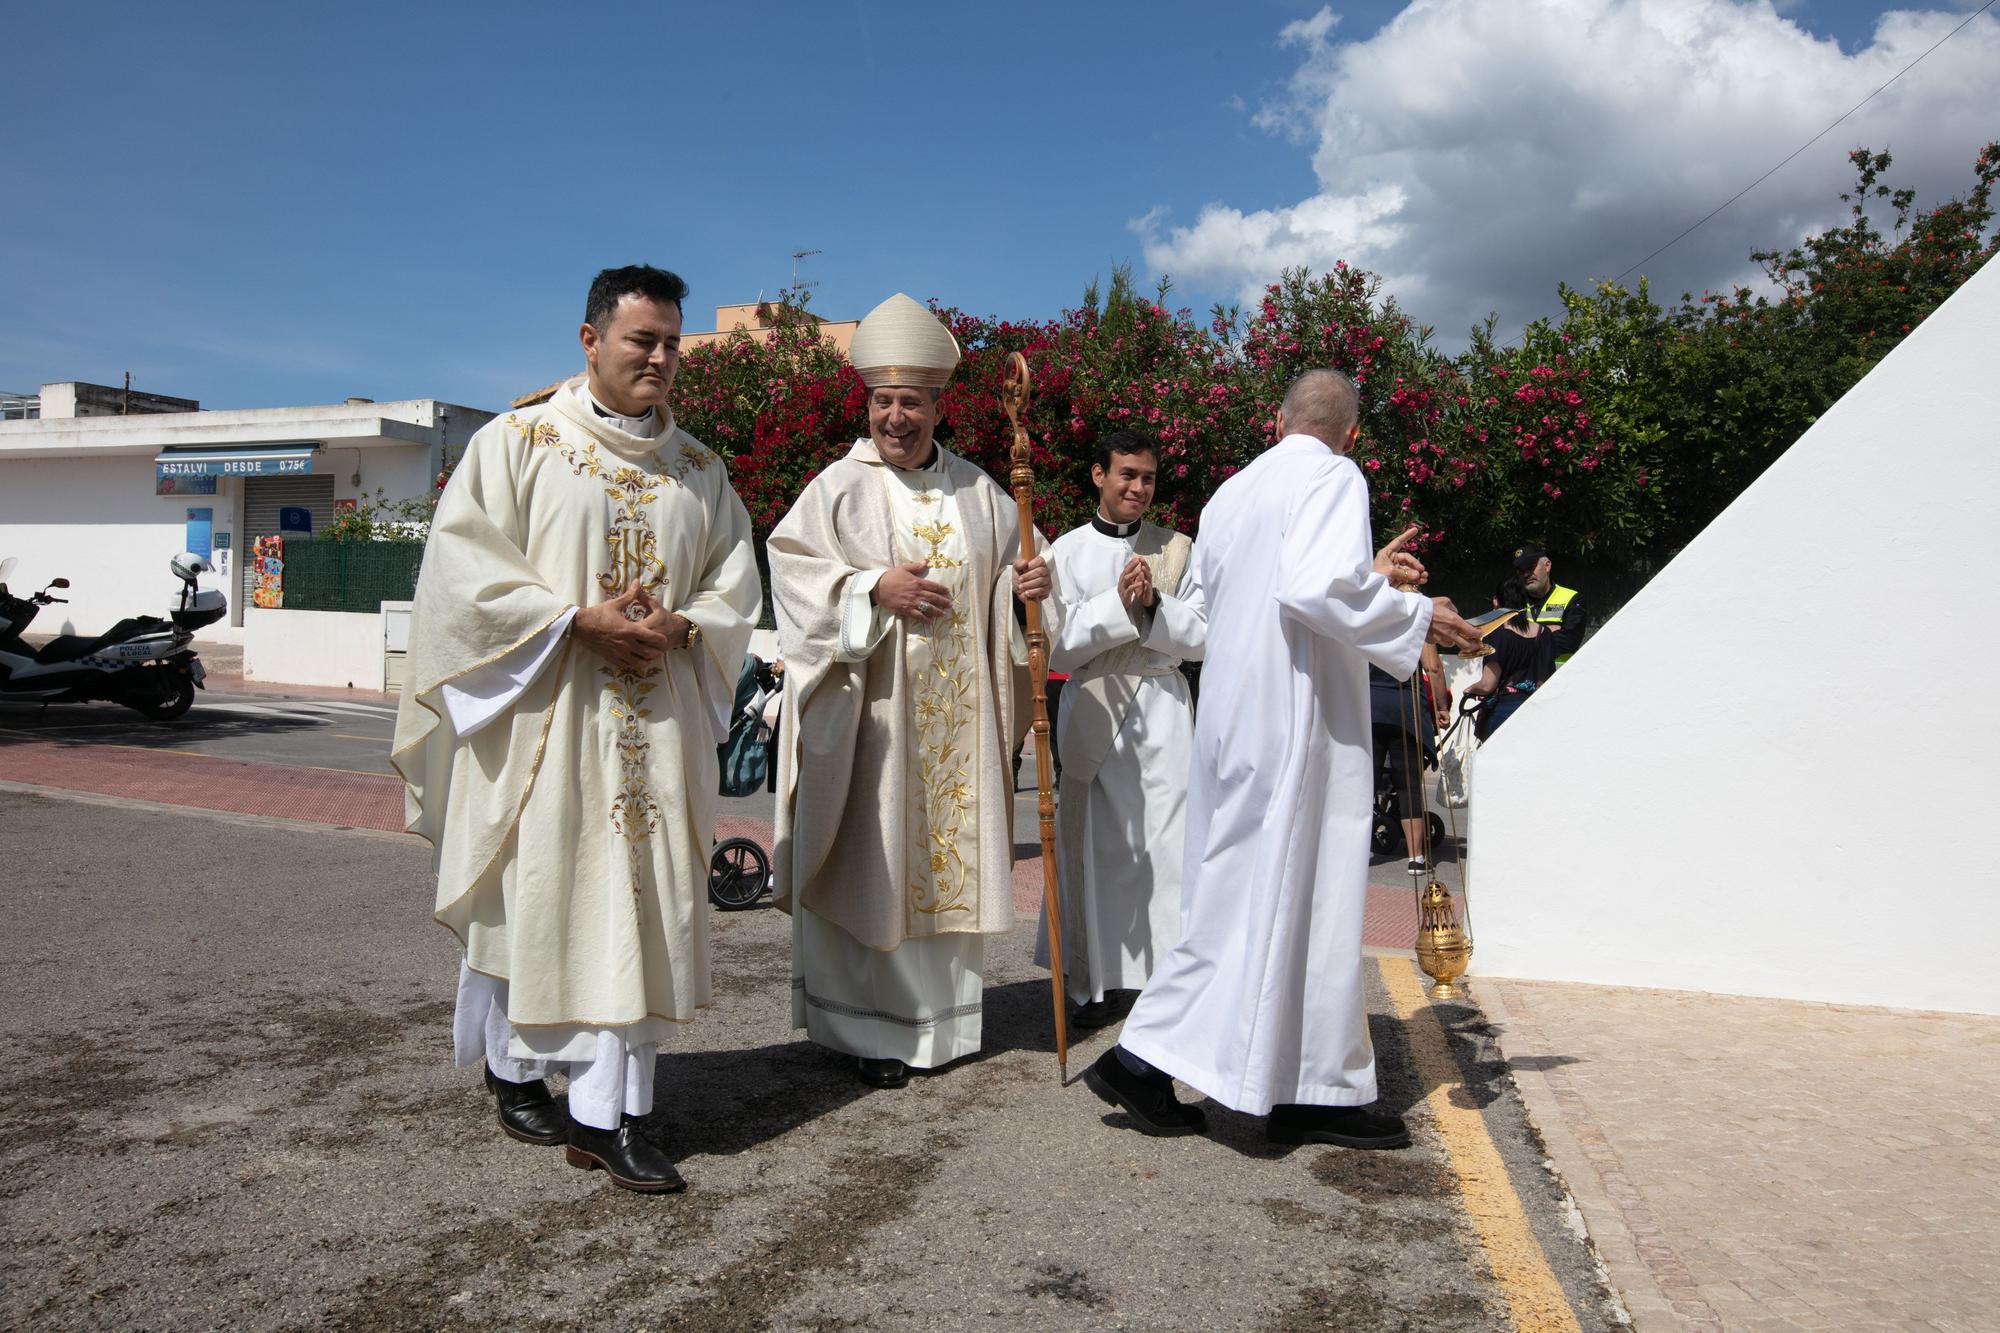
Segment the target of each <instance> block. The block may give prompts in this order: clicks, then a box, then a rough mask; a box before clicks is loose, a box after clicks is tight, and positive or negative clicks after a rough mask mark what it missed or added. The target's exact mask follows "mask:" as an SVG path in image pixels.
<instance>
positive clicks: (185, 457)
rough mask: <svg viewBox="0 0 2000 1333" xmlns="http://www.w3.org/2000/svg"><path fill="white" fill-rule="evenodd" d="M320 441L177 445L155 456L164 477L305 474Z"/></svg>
mask: <svg viewBox="0 0 2000 1333" xmlns="http://www.w3.org/2000/svg"><path fill="white" fill-rule="evenodd" d="M319 448H320V447H319V445H318V444H317V443H310V442H307V443H296V444H247V445H238V446H235V447H234V448H227V447H222V446H215V447H203V446H190V445H174V446H169V447H168V448H166V449H165V450H163V451H162V452H161V453H160V455H159V456H158V457H157V458H155V459H154V460H153V466H154V468H155V469H156V471H157V474H158V475H159V476H161V477H303V476H307V475H309V474H310V473H311V472H312V470H313V467H312V460H313V455H314V454H316V453H318V452H319Z"/></svg>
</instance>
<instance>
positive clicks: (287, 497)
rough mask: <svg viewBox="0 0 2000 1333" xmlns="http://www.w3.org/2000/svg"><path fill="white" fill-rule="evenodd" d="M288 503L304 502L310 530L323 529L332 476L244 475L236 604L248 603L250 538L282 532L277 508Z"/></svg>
mask: <svg viewBox="0 0 2000 1333" xmlns="http://www.w3.org/2000/svg"><path fill="white" fill-rule="evenodd" d="M287 505H304V506H305V507H306V508H307V509H309V510H311V511H312V516H313V531H314V532H323V531H325V529H326V526H327V524H329V523H331V522H333V478H332V477H245V478H244V479H243V527H242V528H241V529H240V530H239V531H238V533H237V537H236V543H237V552H236V560H237V564H238V566H239V569H238V573H237V579H236V595H237V598H238V599H239V600H238V601H237V603H236V604H237V605H238V606H239V607H245V606H248V605H250V584H251V582H252V579H253V574H254V568H253V566H252V563H251V553H252V551H253V549H254V548H253V547H252V545H251V543H252V540H253V539H254V538H257V537H277V536H282V535H283V534H281V533H280V532H279V531H278V510H280V509H282V508H284V507H285V506H287Z"/></svg>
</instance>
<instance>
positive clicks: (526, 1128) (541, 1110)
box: [486, 1065, 569, 1148]
mask: <svg viewBox="0 0 2000 1333" xmlns="http://www.w3.org/2000/svg"><path fill="white" fill-rule="evenodd" d="M486 1087H487V1089H488V1091H490V1092H492V1094H493V1098H494V1100H495V1101H497V1102H499V1103H500V1128H502V1129H504V1130H506V1131H507V1137H508V1138H510V1139H519V1140H520V1141H521V1142H523V1143H535V1144H540V1145H541V1146H542V1147H545V1148H546V1147H553V1146H554V1145H556V1144H558V1143H561V1142H562V1141H563V1140H564V1139H565V1138H567V1137H568V1136H569V1117H568V1116H567V1115H565V1114H564V1113H563V1108H562V1106H561V1104H560V1103H558V1102H557V1101H556V1099H555V1098H554V1097H551V1096H550V1095H549V1085H548V1084H546V1083H544V1082H543V1081H542V1080H541V1079H538V1078H537V1079H530V1080H529V1081H528V1082H526V1083H510V1082H508V1081H507V1080H506V1079H504V1078H501V1077H500V1076H499V1075H497V1074H495V1073H494V1072H493V1069H492V1067H491V1066H490V1065H489V1066H488V1067H487V1069H486Z"/></svg>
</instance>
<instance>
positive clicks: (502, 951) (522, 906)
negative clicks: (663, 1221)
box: [392, 266, 758, 1192]
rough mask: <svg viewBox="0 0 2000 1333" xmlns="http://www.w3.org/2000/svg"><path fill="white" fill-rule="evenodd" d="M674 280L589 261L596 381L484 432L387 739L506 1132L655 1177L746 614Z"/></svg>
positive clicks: (442, 550) (689, 990) (428, 558)
mask: <svg viewBox="0 0 2000 1333" xmlns="http://www.w3.org/2000/svg"><path fill="white" fill-rule="evenodd" d="M686 294H687V286H686V284H685V283H683V282H682V281H681V280H680V279H679V278H678V277H676V276H675V275H673V274H671V273H667V272H664V271H663V270H660V269H655V268H649V267H645V266H633V267H629V268H622V269H609V270H606V271H605V272H603V273H601V274H599V275H598V277H597V279H596V281H595V282H593V283H592V285H591V288H590V293H589V296H588V298H587V300H586V303H585V307H586V308H585V322H584V324H583V326H582V329H581V331H580V338H581V341H582V343H583V351H584V358H585V361H586V362H587V364H588V367H589V370H588V374H587V376H586V377H584V378H583V380H582V381H581V382H572V383H570V384H568V385H565V386H564V387H563V388H561V389H559V390H557V391H556V394H555V396H554V397H553V398H552V399H551V400H549V401H548V402H547V403H544V404H542V405H540V406H537V407H532V408H527V409H524V410H522V411H519V412H515V413H512V414H510V415H508V416H505V417H502V418H499V419H497V420H495V421H493V422H491V423H489V424H488V425H487V426H486V427H485V428H483V429H482V430H481V431H480V432H479V433H478V434H477V435H475V436H474V437H473V438H472V441H471V443H470V445H469V446H468V447H467V449H466V453H465V457H464V458H463V460H462V461H461V462H460V464H459V466H458V469H457V471H456V472H454V473H453V474H452V478H451V481H450V483H449V484H448V485H447V486H446V487H445V490H444V494H443V496H442V497H441V498H440V499H439V502H438V508H437V514H436V517H435V519H434V521H433V524H432V528H431V535H430V541H429V544H428V545H427V547H426V548H425V551H424V565H423V574H422V577H421V578H420V580H419V582H418V586H417V594H416V605H415V608H414V611H413V615H412V619H411V625H410V657H409V681H410V684H409V687H408V688H407V689H406V690H405V692H404V694H403V702H402V708H401V711H400V713H399V715H398V717H397V720H396V744H395V750H394V753H393V756H392V758H393V762H394V763H395V766H396V768H397V769H398V771H399V772H401V773H402V775H403V778H404V781H405V782H406V783H407V784H408V806H409V827H410V829H411V830H412V831H413V832H416V833H419V834H421V835H423V836H424V837H425V838H427V839H429V840H430V842H431V843H432V844H433V846H434V847H435V848H436V854H437V855H436V864H437V876H438V882H437V901H436V919H437V921H438V923H439V924H440V925H442V926H444V927H445V928H446V929H447V930H449V931H450V932H451V933H452V935H453V936H454V937H455V938H456V939H457V940H458V942H459V943H460V945H461V946H462V947H463V949H464V956H463V961H462V963H461V966H460V972H459V985H458V1006H457V1014H456V1017H455V1019H454V1021H453V1039H454V1047H455V1053H456V1057H457V1060H458V1063H459V1064H461V1065H472V1064H475V1063H476V1064H481V1065H483V1067H484V1069H485V1077H486V1083H487V1086H488V1088H489V1089H491V1090H492V1092H493V1093H494V1096H495V1098H496V1100H497V1102H498V1105H499V1119H500V1124H501V1127H502V1129H504V1130H505V1131H506V1132H507V1133H508V1134H509V1135H511V1136H512V1137H514V1138H516V1139H519V1140H522V1141H524V1142H528V1143H537V1144H563V1145H565V1151H566V1153H567V1155H568V1159H569V1161H570V1162H571V1163H572V1164H573V1165H575V1166H578V1167H584V1168H602V1169H604V1170H606V1171H607V1172H608V1173H609V1174H610V1176H611V1178H612V1179H613V1180H614V1181H615V1182H616V1183H617V1184H619V1185H621V1186H624V1187H625V1188H628V1189H635V1190H642V1191H653V1192H665V1191H672V1190H678V1189H680V1188H682V1187H683V1182H682V1180H681V1178H680V1175H679V1173H678V1171H677V1170H676V1168H675V1166H674V1163H673V1161H672V1159H671V1157H670V1156H669V1155H668V1153H667V1152H666V1151H665V1150H664V1149H663V1148H662V1147H661V1146H660V1145H659V1144H658V1143H656V1142H654V1141H653V1139H652V1138H651V1137H649V1136H648V1135H646V1134H644V1133H642V1132H640V1130H639V1127H638V1123H637V1122H638V1120H639V1118H640V1117H642V1116H644V1115H646V1114H647V1113H648V1112H650V1111H651V1109H652V1106H653V1066H654V1055H655V1050H656V1048H657V1046H658V1045H659V1043H660V1042H662V1041H664V1040H665V1039H666V1038H667V1036H668V1034H669V1032H670V1031H671V1030H672V1028H673V1027H674V1025H675V1024H679V1023H685V1022H688V1021H689V1020H690V1019H692V1018H693V1017H694V1012H695V1010H697V1009H699V1008H701V1007H703V1006H705V1005H707V1004H708V1003H709V946H708V902H707V883H708V870H707V867H708V854H709V844H710V841H711V840H712V837H713V826H714V801H715V795H716V785H717V759H716V748H715V747H716V745H717V744H718V743H719V741H720V740H721V739H722V737H723V736H724V735H726V734H727V718H726V714H727V711H728V708H729V706H730V703H731V701H732V698H733V692H734V688H735V680H736V674H737V671H738V668H739V666H740V665H741V663H742V660H743V654H744V650H745V649H746V647H747V646H748V644H749V639H750V631H751V629H752V627H753V626H754V624H755V623H756V616H757V608H758V585H757V572H756V563H755V560H754V557H753V555H752V552H751V547H750V522H749V516H748V514H747V513H745V511H744V508H743V504H742V502H741V501H740V500H738V499H737V497H736V493H735V491H734V490H732V489H731V487H730V484H729V478H728V475H727V473H726V471H725V470H724V467H723V464H722V461H721V460H720V459H719V458H717V457H716V455H714V454H713V453H711V452H709V451H708V450H707V449H706V448H704V447H703V446H702V445H701V443H700V442H699V441H697V440H696V439H695V438H694V437H693V436H691V435H689V434H688V433H687V432H685V431H683V430H681V429H679V428H678V427H677V426H675V425H674V422H673V418H672V417H671V415H670V414H669V412H668V409H667V391H668V389H669V387H670V386H671V385H672V383H673V378H674V372H675V370H676V369H677V367H678V365H679V360H680V331H681V311H680V303H681V299H682V298H683V297H684V296H685V295H686ZM555 1072H564V1073H567V1074H568V1076H569V1095H568V1099H567V1108H566V1109H565V1107H564V1105H563V1104H562V1103H561V1102H558V1101H557V1100H556V1099H555V1098H553V1097H552V1096H551V1094H550V1091H549V1088H548V1085H547V1084H546V1083H545V1082H544V1077H545V1075H547V1074H549V1073H555Z"/></svg>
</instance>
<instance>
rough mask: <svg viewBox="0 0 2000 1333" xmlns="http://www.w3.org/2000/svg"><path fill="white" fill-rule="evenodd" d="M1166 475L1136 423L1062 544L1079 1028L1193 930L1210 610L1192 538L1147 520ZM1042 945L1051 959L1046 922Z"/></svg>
mask: <svg viewBox="0 0 2000 1333" xmlns="http://www.w3.org/2000/svg"><path fill="white" fill-rule="evenodd" d="M1159 468H1160V448H1159V445H1158V443H1157V442H1155V441H1154V440H1151V439H1149V438H1147V437H1146V436H1144V435H1141V434H1139V433H1138V432H1136V431H1129V430H1121V431H1117V432H1115V433H1113V434H1110V435H1107V436H1105V437H1104V438H1102V439H1100V440H1099V441H1098V442H1097V449H1096V456H1095V459H1094V461H1093V462H1092V465H1091V469H1090V479H1091V482H1092V484H1093V485H1095V486H1096V488H1097V514H1096V516H1095V517H1093V518H1092V519H1091V521H1090V522H1089V523H1088V524H1086V525H1084V526H1083V527H1080V528H1077V529H1076V530H1075V531H1073V532H1066V533H1064V534H1063V535H1062V536H1061V537H1059V538H1057V539H1056V541H1055V542H1054V544H1053V545H1051V546H1050V547H1049V564H1050V565H1051V566H1052V567H1053V568H1054V571H1055V586H1056V589H1057V592H1056V594H1055V597H1054V599H1053V602H1052V605H1053V606H1054V607H1055V611H1056V615H1055V622H1056V626H1057V628H1056V632H1055V634H1054V637H1053V642H1052V645H1051V647H1050V650H1049V669H1050V670H1051V671H1064V672H1068V673H1069V684H1068V685H1067V686H1066V687H1065V688H1064V689H1063V695H1062V709H1061V712H1060V714H1059V715H1058V716H1057V718H1056V730H1057V736H1058V748H1059V749H1060V750H1061V752H1062V755H1063V771H1062V799H1061V802H1060V805H1059V807H1058V814H1059V823H1058V826H1057V842H1058V845H1059V848H1060V853H1059V855H1060V858H1061V864H1062V884H1063V923H1062V939H1063V964H1064V968H1065V970H1066V971H1067V973H1068V976H1067V977H1066V978H1065V979H1064V989H1065V990H1066V991H1067V993H1068V995H1069V999H1070V1001H1071V1003H1072V1004H1073V1005H1074V1006H1075V1009H1074V1011H1073V1012H1072V1014H1071V1020H1070V1021H1071V1022H1073V1023H1075V1024H1076V1025H1077V1026H1078V1027H1086V1028H1088V1027H1103V1026H1104V1025H1105V1024H1107V1023H1110V1022H1113V1021H1115V1020H1116V1017H1117V1004H1116V1002H1115V996H1114V994H1113V993H1114V992H1117V991H1121V990H1125V991H1136V990H1137V989H1138V988H1139V987H1141V986H1144V985H1145V984H1146V978H1147V977H1148V976H1150V975H1151V974H1152V971H1153V967H1154V965H1155V964H1157V963H1158V962H1159V960H1160V959H1161V958H1163V957H1165V956H1166V953H1167V951H1168V950H1169V949H1171V948H1173V947H1174V945H1175V943H1176V942H1177V941H1179V939H1180V934H1181V840H1182V836H1183V824H1184V820H1183V816H1184V815H1185V813H1186V809H1187V777H1188V762H1189V759H1190V757H1191V755H1192V753H1193V747H1194V709H1193V707H1192V706H1191V704H1190V703H1189V699H1188V684H1187V680H1186V678H1185V677H1183V676H1182V675H1181V673H1180V664H1181V663H1182V662H1186V661H1198V660H1200V658H1201V655H1202V650H1203V647H1204V645H1205V643H1206V641H1207V634H1208V622H1207V616H1208V610H1207V606H1206V604H1205V602H1204V600H1203V598H1202V593H1201V584H1200V582H1199V580H1197V579H1196V578H1195V574H1194V570H1193V568H1192V566H1191V564H1190V562H1189V559H1188V557H1189V555H1190V554H1191V553H1192V551H1193V543H1192V542H1190V541H1189V540H1188V539H1187V538H1186V537H1184V536H1182V535H1181V534H1180V533H1178V532H1174V531H1172V530H1171V529H1168V528H1163V527H1160V526H1159V525H1158V524H1155V523H1148V522H1146V521H1145V519H1144V517H1143V515H1144V514H1145V512H1146V509H1147V507H1148V506H1150V505H1151V504H1152V503H1153V490H1154V486H1155V484H1156V482H1157V480H1158V477H1159ZM1038 939H1039V940H1040V941H1041V943H1040V944H1039V945H1038V949H1037V961H1038V962H1040V963H1041V964H1042V965H1043V966H1044V967H1046V966H1048V952H1047V931H1046V929H1044V931H1043V932H1042V934H1041V935H1040V936H1039V937H1038Z"/></svg>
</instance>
